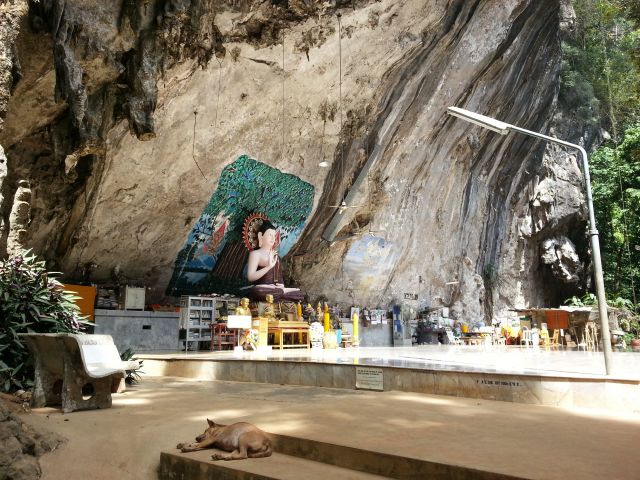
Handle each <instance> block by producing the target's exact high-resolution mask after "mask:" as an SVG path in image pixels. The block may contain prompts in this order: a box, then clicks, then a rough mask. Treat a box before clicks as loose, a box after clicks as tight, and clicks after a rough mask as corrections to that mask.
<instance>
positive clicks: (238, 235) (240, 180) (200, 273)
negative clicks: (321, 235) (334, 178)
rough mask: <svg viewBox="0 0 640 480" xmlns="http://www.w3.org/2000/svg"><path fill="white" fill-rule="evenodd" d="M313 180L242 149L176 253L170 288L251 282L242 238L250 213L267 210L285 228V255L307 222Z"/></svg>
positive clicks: (173, 291) (181, 290)
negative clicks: (269, 164)
mask: <svg viewBox="0 0 640 480" xmlns="http://www.w3.org/2000/svg"><path fill="white" fill-rule="evenodd" d="M313 190H314V189H313V186H312V185H311V184H309V183H307V182H305V181H303V180H301V179H300V178H298V177H296V176H295V175H290V174H286V173H282V172H281V171H280V170H278V169H276V168H272V167H270V166H268V165H266V164H264V163H262V162H259V161H257V160H254V159H252V158H249V157H248V156H246V155H242V156H241V157H239V158H238V159H237V160H236V161H235V162H233V163H232V164H230V165H228V166H227V167H225V169H224V170H223V171H222V174H221V175H220V181H219V183H218V188H217V189H216V191H215V192H214V193H213V195H212V196H211V199H210V200H209V203H207V206H206V207H205V209H204V211H203V212H202V215H200V218H199V219H198V220H197V222H196V223H195V225H194V227H193V229H192V230H191V232H190V233H189V235H188V237H187V241H186V242H185V245H184V247H183V248H182V249H181V250H180V252H179V253H178V256H177V258H176V262H175V266H174V271H173V275H172V277H171V281H170V282H169V286H168V287H167V294H169V295H174V296H177V295H185V294H199V293H211V292H216V293H238V289H239V288H240V287H242V286H245V285H247V283H248V282H247V280H246V278H245V275H244V267H245V264H246V262H247V256H248V253H249V252H248V250H247V248H246V247H245V245H244V243H243V240H242V230H243V225H244V222H245V220H246V219H247V217H249V216H250V215H252V214H255V213H262V214H264V215H265V216H266V217H267V218H269V219H270V220H271V222H273V223H274V224H275V225H276V226H277V227H278V230H279V236H280V246H279V253H280V255H281V256H284V255H286V254H287V252H288V251H289V249H290V248H291V247H292V246H293V244H294V243H295V241H296V240H297V238H298V236H299V235H300V233H301V232H302V229H303V228H304V225H305V222H306V220H307V217H308V216H309V214H310V213H311V208H312V206H313V195H314V191H313Z"/></svg>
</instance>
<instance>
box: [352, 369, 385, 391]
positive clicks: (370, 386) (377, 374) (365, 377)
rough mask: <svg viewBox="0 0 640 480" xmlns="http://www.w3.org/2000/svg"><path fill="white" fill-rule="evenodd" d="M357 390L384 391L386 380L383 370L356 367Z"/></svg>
mask: <svg viewBox="0 0 640 480" xmlns="http://www.w3.org/2000/svg"><path fill="white" fill-rule="evenodd" d="M356 388H360V389H363V390H378V391H380V392H381V391H383V390H384V379H383V375H382V369H381V368H375V367H356Z"/></svg>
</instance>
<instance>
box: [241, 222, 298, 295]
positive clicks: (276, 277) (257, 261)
mask: <svg viewBox="0 0 640 480" xmlns="http://www.w3.org/2000/svg"><path fill="white" fill-rule="evenodd" d="M275 244H276V227H275V226H274V225H273V224H272V223H271V222H270V221H268V220H265V221H264V222H262V225H261V226H260V227H259V228H258V248H256V249H254V250H252V251H251V252H250V253H249V260H248V262H247V278H248V280H249V281H250V282H251V283H253V287H251V289H250V290H249V292H248V294H249V297H250V298H251V299H252V300H256V301H264V300H265V299H266V296H267V295H273V301H275V302H280V301H283V300H284V301H287V300H288V301H292V302H300V301H302V300H303V299H304V292H302V291H301V290H300V289H298V288H288V287H285V285H284V279H283V276H282V265H281V263H280V258H279V257H278V254H277V253H276V251H275V249H274V247H275Z"/></svg>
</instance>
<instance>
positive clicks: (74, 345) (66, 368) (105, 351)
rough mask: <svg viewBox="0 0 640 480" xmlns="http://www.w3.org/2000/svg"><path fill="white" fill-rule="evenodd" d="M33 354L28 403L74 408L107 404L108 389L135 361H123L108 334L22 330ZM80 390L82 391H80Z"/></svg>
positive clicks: (104, 405) (109, 391)
mask: <svg viewBox="0 0 640 480" xmlns="http://www.w3.org/2000/svg"><path fill="white" fill-rule="evenodd" d="M19 336H20V337H21V338H23V339H24V340H25V342H26V345H27V348H28V349H29V351H30V352H31V354H32V355H33V359H34V366H35V383H34V387H33V396H32V398H31V406H32V407H35V408H37V407H44V406H46V405H59V404H61V405H62V411H63V412H65V413H68V412H73V411H74V410H88V409H93V408H109V407H111V392H112V389H113V388H114V386H117V385H118V384H119V383H120V380H121V379H123V378H124V377H125V375H126V370H137V369H138V368H140V365H139V363H138V362H137V361H130V362H123V361H122V360H120V355H119V353H118V349H117V348H116V346H115V344H114V343H113V338H112V337H111V335H77V334H67V333H23V334H20V335H19ZM83 390H84V394H83Z"/></svg>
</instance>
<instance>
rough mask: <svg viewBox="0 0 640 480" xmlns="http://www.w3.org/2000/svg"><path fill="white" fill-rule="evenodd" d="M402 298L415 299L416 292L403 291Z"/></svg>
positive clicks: (416, 296) (416, 297)
mask: <svg viewBox="0 0 640 480" xmlns="http://www.w3.org/2000/svg"><path fill="white" fill-rule="evenodd" d="M404 299H405V300H417V299H418V294H417V293H405V294H404Z"/></svg>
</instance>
